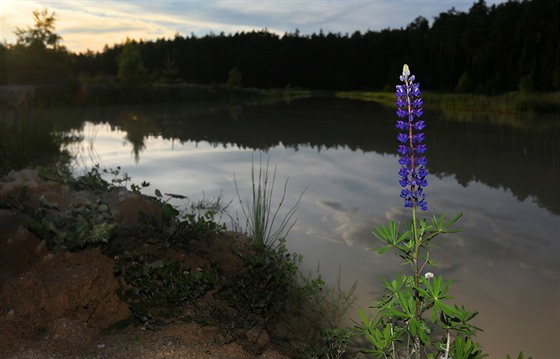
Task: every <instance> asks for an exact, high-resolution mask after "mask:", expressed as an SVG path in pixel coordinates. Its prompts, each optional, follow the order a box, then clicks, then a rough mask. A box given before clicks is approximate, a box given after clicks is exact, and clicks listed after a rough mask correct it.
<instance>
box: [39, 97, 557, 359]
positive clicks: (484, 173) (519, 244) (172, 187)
mask: <svg viewBox="0 0 560 359" xmlns="http://www.w3.org/2000/svg"><path fill="white" fill-rule="evenodd" d="M49 116H50V117H56V116H54V115H49ZM61 118H64V121H63V124H60V125H53V128H54V129H56V130H57V133H62V134H65V135H68V134H72V135H75V136H76V137H77V138H78V139H79V140H80V141H75V142H71V143H70V144H68V145H67V149H68V150H69V151H70V152H71V153H72V154H73V155H75V156H76V166H77V171H78V172H80V171H85V169H86V168H89V167H91V165H92V164H95V163H99V164H100V166H101V167H104V168H116V167H117V166H120V167H121V168H122V169H121V171H122V172H126V173H127V174H128V175H129V176H131V177H132V182H134V183H137V184H139V183H140V182H142V181H144V180H145V181H148V182H150V183H151V186H150V187H148V188H146V189H145V190H144V192H145V193H147V194H150V195H153V193H154V190H155V189H156V188H157V189H160V190H161V191H162V192H170V193H176V194H183V195H187V196H189V197H190V198H192V199H193V200H197V199H201V198H203V196H204V197H206V198H212V197H215V196H217V195H219V194H221V195H222V196H223V198H224V199H225V200H226V201H229V200H233V202H232V204H231V206H230V210H229V212H230V214H231V215H232V217H234V218H236V217H237V218H239V219H240V222H241V223H244V221H243V219H242V213H241V211H240V210H239V203H238V200H237V194H236V188H235V184H234V176H235V179H236V181H237V183H238V187H239V190H240V192H241V195H242V196H243V197H244V198H246V199H249V198H250V197H249V196H250V191H251V167H252V162H253V161H256V162H258V160H259V158H260V157H261V156H262V159H263V161H266V160H269V161H270V167H271V168H274V167H276V169H277V175H276V188H277V189H278V194H280V190H281V187H282V185H283V184H284V181H285V180H286V179H287V178H289V181H288V199H287V201H286V202H287V207H286V210H287V209H288V207H289V206H290V205H291V204H293V203H295V202H296V200H297V198H298V196H299V195H300V193H301V192H302V191H303V190H305V193H304V194H303V198H302V202H301V205H300V207H299V209H298V211H297V213H296V216H297V223H296V225H295V226H294V227H293V229H292V231H291V232H290V234H289V237H288V247H289V249H290V250H292V251H295V252H298V253H300V254H302V255H303V257H304V263H303V267H304V269H305V270H310V271H314V270H316V269H317V267H318V266H319V268H320V272H321V274H322V276H323V277H324V278H325V279H327V280H328V281H329V282H331V283H335V282H336V278H337V276H338V275H339V274H340V277H341V280H342V285H343V287H344V288H349V287H350V286H351V285H352V283H353V282H354V281H357V282H358V288H357V291H356V294H357V302H356V305H357V306H358V305H359V306H362V307H366V306H367V305H368V304H369V303H370V302H371V301H372V300H374V299H377V298H378V297H379V295H380V294H381V290H382V286H381V284H380V278H381V277H385V278H390V277H392V276H394V275H395V274H397V273H398V272H399V271H404V270H407V269H408V268H407V267H404V266H401V265H400V258H398V257H396V256H393V255H385V256H377V255H375V254H374V253H372V252H369V251H368V248H372V247H375V246H377V243H376V241H375V239H374V237H373V235H372V234H371V231H372V227H373V225H379V224H385V223H386V222H387V221H388V220H389V219H392V220H396V221H401V222H402V221H404V220H407V219H408V218H409V215H410V212H409V211H407V210H406V209H405V208H403V206H402V201H401V198H400V197H399V193H400V186H399V183H398V179H399V177H398V174H397V172H398V169H399V165H398V163H397V157H396V148H397V141H396V134H397V130H396V129H395V127H394V122H395V120H396V117H395V115H394V111H393V109H391V108H384V107H382V106H380V105H377V104H374V103H367V102H361V101H355V100H343V99H335V98H309V99H301V100H294V101H292V102H290V103H273V104H267V105H257V104H253V105H245V106H234V107H227V108H221V109H219V108H215V109H211V108H204V107H200V106H194V107H192V106H189V107H186V106H171V105H165V106H164V105H160V106H153V107H142V108H138V107H136V108H125V107H122V108H106V109H95V110H91V111H82V110H80V111H70V112H69V113H68V114H65V115H64V116H61ZM424 119H425V120H426V121H427V125H428V127H427V129H426V134H427V142H426V143H427V145H428V153H427V156H428V162H429V163H428V168H429V171H430V175H429V177H428V180H429V185H428V187H427V188H426V193H427V196H428V198H427V200H428V205H429V210H428V211H427V212H424V213H421V215H422V216H424V215H425V216H426V218H428V217H431V215H432V214H436V215H439V214H441V213H445V214H447V215H448V216H453V215H454V214H456V213H459V212H462V213H463V214H464V215H463V218H462V219H461V220H460V222H459V225H458V227H461V228H463V229H464V231H463V232H462V233H459V234H454V235H449V236H448V237H441V238H442V239H438V241H436V242H435V243H436V244H438V248H434V249H433V250H432V251H431V255H430V257H433V258H434V259H435V260H436V261H437V262H438V267H437V268H435V269H434V270H433V271H434V272H435V273H436V274H443V275H444V277H445V278H449V279H454V285H453V286H452V290H451V292H452V295H453V296H454V297H455V298H456V302H457V303H458V304H463V305H465V307H467V308H468V309H477V310H478V311H479V312H480V314H479V316H478V317H477V319H476V321H475V324H476V325H478V326H479V327H481V328H483V329H484V330H485V331H484V332H482V333H480V334H479V335H478V336H477V337H478V341H479V343H480V344H481V345H482V346H483V348H484V350H485V352H487V353H490V354H491V357H492V358H505V355H506V353H509V354H511V355H515V357H517V353H518V352H519V351H521V350H522V351H524V352H525V354H530V355H533V357H534V358H558V357H560V344H559V343H560V289H559V283H558V279H559V276H560V237H559V233H560V124H559V120H558V119H546V118H544V119H543V118H539V117H533V118H529V119H517V118H506V119H505V120H504V119H503V118H496V117H486V118H484V117H482V116H479V117H477V116H472V114H462V115H461V114H456V115H455V116H451V117H450V116H444V115H442V114H438V113H435V112H431V111H426V113H425V118H424ZM225 221H226V223H228V224H231V220H230V219H226V220H225ZM355 314H356V310H355V309H353V310H352V311H351V312H350V313H349V315H352V316H354V317H356V315H355Z"/></svg>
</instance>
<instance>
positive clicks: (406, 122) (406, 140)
mask: <svg viewBox="0 0 560 359" xmlns="http://www.w3.org/2000/svg"><path fill="white" fill-rule="evenodd" d="M400 80H401V81H402V82H403V84H402V85H397V86H396V89H397V91H396V94H395V95H396V97H397V102H396V105H397V116H398V117H399V120H398V121H397V124H396V127H397V128H398V129H399V130H401V131H403V132H401V133H399V134H398V136H397V140H398V141H399V142H400V145H399V147H398V150H397V152H398V153H399V154H400V158H399V164H400V165H401V169H400V170H399V175H400V176H401V179H400V181H399V182H400V184H401V186H402V187H403V190H402V191H401V198H403V199H404V206H405V207H414V208H416V207H420V208H421V209H422V210H424V211H425V210H427V209H428V204H427V203H426V194H425V193H424V187H426V186H427V185H428V181H427V180H426V176H427V175H428V171H427V170H426V165H427V160H426V156H424V153H425V152H426V150H427V149H428V148H427V147H426V145H425V144H424V143H423V142H424V140H425V138H426V136H425V135H424V132H421V131H422V130H423V129H424V128H425V127H426V124H425V123H424V121H422V120H419V118H420V117H421V116H422V114H423V110H422V104H423V103H424V102H423V101H422V98H420V84H418V83H415V82H414V80H415V76H414V75H411V74H410V70H409V68H408V65H404V66H403V72H402V75H401V76H400Z"/></svg>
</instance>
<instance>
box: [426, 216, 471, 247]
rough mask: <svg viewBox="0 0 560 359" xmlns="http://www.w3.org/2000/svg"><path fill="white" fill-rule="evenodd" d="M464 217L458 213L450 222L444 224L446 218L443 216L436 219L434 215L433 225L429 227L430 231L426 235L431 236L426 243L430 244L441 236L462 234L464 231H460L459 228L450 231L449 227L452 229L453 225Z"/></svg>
mask: <svg viewBox="0 0 560 359" xmlns="http://www.w3.org/2000/svg"><path fill="white" fill-rule="evenodd" d="M462 216H463V213H458V214H456V215H455V216H454V217H453V218H451V219H450V220H449V221H447V222H444V220H445V216H444V215H443V214H442V215H441V216H440V217H439V218H438V217H436V216H435V215H433V216H432V224H431V225H430V226H429V227H430V229H429V230H428V231H427V232H426V233H429V235H428V236H427V237H426V238H425V239H424V240H425V241H426V242H428V241H430V240H432V239H433V238H434V237H436V236H437V235H439V234H448V233H458V232H461V231H462V229H459V228H458V229H450V228H449V227H451V226H452V225H453V224H455V222H457V221H458V220H459V219H460V218H461V217H462Z"/></svg>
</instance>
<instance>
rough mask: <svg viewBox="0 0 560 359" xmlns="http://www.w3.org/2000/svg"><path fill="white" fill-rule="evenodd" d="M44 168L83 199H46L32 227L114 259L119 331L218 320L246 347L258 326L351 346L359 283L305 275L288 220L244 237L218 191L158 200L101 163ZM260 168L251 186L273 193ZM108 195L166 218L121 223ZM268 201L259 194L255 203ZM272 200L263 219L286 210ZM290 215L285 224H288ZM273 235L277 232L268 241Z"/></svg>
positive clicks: (339, 349) (57, 244) (312, 344)
mask: <svg viewBox="0 0 560 359" xmlns="http://www.w3.org/2000/svg"><path fill="white" fill-rule="evenodd" d="M39 173H40V176H41V177H42V178H43V180H46V181H52V182H53V183H54V182H56V183H61V184H62V185H63V186H68V188H69V189H70V190H71V191H75V193H80V196H83V197H85V198H84V199H83V201H82V200H80V201H79V202H80V203H82V202H83V204H77V203H78V201H76V203H75V204H73V205H72V208H71V209H67V208H64V207H63V206H59V205H58V204H57V203H55V202H54V201H52V202H50V201H48V200H46V199H43V200H40V203H39V204H38V209H37V210H36V211H34V213H32V214H31V216H30V219H29V220H28V221H27V223H26V226H27V228H28V229H29V230H30V231H32V232H33V233H35V234H36V235H37V236H38V237H39V238H41V239H44V240H45V241H46V244H47V247H48V248H49V250H51V251H53V252H58V251H81V250H84V249H86V248H91V247H100V248H101V250H102V252H103V253H105V254H106V255H108V256H110V257H111V258H115V267H114V274H115V276H116V277H117V278H120V280H121V282H122V286H121V288H120V289H119V295H120V298H121V300H122V301H124V302H126V303H127V304H128V306H129V308H130V309H131V315H130V318H129V319H128V320H125V321H124V322H121V323H115V326H114V327H113V329H114V330H118V328H121V327H123V326H124V327H128V326H130V325H142V326H144V327H145V328H146V329H155V328H157V327H158V326H163V325H166V324H167V323H171V322H177V321H196V322H198V323H204V324H210V325H213V326H217V327H219V328H220V330H222V331H224V333H227V336H228V337H230V338H233V339H234V340H239V341H240V342H241V343H242V344H243V345H246V346H249V347H250V346H251V345H254V343H253V344H251V343H248V342H247V340H244V339H243V338H246V333H247V332H248V331H250V330H259V331H263V332H266V333H269V335H270V337H271V338H272V342H284V343H290V344H289V345H291V346H292V348H291V350H292V351H293V353H296V354H294V355H297V356H300V357H307V358H340V357H342V354H343V353H344V352H345V351H347V345H348V342H349V339H350V335H351V331H350V330H349V329H344V328H340V327H339V323H340V320H341V319H342V318H343V317H344V314H345V313H346V310H347V309H348V308H349V306H350V304H351V303H352V301H353V291H354V287H353V288H351V289H350V290H347V291H344V290H342V289H341V288H340V286H329V285H327V284H326V283H325V282H324V281H323V280H322V279H321V276H320V275H305V274H303V273H301V271H300V269H299V264H300V262H301V259H302V258H301V256H300V255H298V254H295V253H290V252H289V251H288V250H287V249H286V246H285V240H286V238H285V237H286V235H287V234H288V232H289V226H288V227H283V228H284V229H283V230H282V231H280V232H278V231H276V232H270V231H266V232H265V233H264V236H265V238H264V239H263V238H261V239H256V238H255V237H254V234H255V233H254V231H253V230H250V231H249V233H247V234H246V235H244V234H241V233H233V232H228V231H227V228H226V225H225V224H224V223H223V221H222V219H225V218H226V217H225V216H227V208H228V205H229V203H227V202H224V201H223V199H222V198H221V197H218V198H212V199H204V200H201V201H199V202H191V201H190V199H189V198H188V197H185V196H182V195H177V194H169V193H162V192H161V191H159V190H157V189H156V190H155V191H154V196H145V195H142V194H141V193H140V190H141V189H146V188H147V187H148V186H149V185H150V184H149V183H146V182H143V183H140V184H134V183H132V182H131V179H130V178H129V177H128V175H127V174H126V173H122V172H121V170H120V168H117V169H109V170H107V169H101V168H100V167H99V166H95V167H93V168H92V169H90V170H89V171H88V172H87V173H85V174H83V175H81V176H73V175H72V173H71V172H70V171H69V169H68V166H66V165H55V166H50V167H42V168H41V169H40V170H39ZM259 173H261V175H262V176H260V177H259V180H258V181H259V182H258V183H253V186H254V187H255V188H262V189H263V190H266V193H268V194H271V193H272V192H273V190H274V188H273V185H272V183H268V182H267V184H264V183H262V182H260V181H262V180H263V179H266V178H269V177H268V167H264V168H263V167H261V169H260V172H259ZM239 185H240V184H239ZM127 188H128V189H127ZM123 191H125V192H123ZM285 191H286V187H284V192H285ZM144 192H145V191H144ZM107 193H113V194H115V195H118V193H121V195H122V193H127V195H136V196H138V197H141V198H143V200H144V201H148V202H149V203H152V204H153V205H155V206H156V207H157V208H159V213H160V214H161V215H160V216H159V218H156V217H155V216H153V215H148V214H145V213H140V216H139V218H138V219H137V221H136V222H135V223H136V224H134V225H130V224H124V223H121V222H119V221H118V220H116V219H115V218H114V216H113V214H114V213H113V212H118V211H119V208H117V207H115V205H114V203H115V202H114V201H113V200H112V199H111V198H108V197H107ZM262 200H263V197H257V198H253V202H252V203H258V202H259V201H262ZM179 201H181V202H182V203H186V206H184V209H179V206H177V205H176V203H177V202H179ZM266 201H267V202H265V203H261V205H262V204H266V205H265V206H264V207H262V206H261V207H258V208H261V209H262V210H263V211H264V212H265V213H262V216H261V217H258V218H260V219H263V218H267V215H270V214H271V213H272V214H273V216H279V213H278V212H274V211H273V212H269V211H271V208H272V207H271V206H272V202H271V201H270V198H269V197H267V199H266ZM25 203H26V193H25V190H23V191H22V193H21V194H20V196H19V197H17V198H12V199H11V201H10V203H4V205H5V206H9V207H13V208H20V209H21V210H22V211H25V208H24V207H25ZM172 203H173V205H172ZM274 206H276V204H274ZM278 207H281V204H280V205H278ZM296 208H297V206H296V207H294V208H292V210H291V211H289V213H291V214H293V212H294V211H295V209H296ZM251 210H252V209H251ZM290 218H291V217H290V216H289V217H287V219H286V220H284V221H281V220H280V221H279V223H284V222H285V223H290V222H289V221H290ZM260 219H259V220H260ZM272 224H273V222H271V223H270V225H272ZM270 233H277V234H276V235H275V236H274V237H270ZM218 243H220V244H219V245H218ZM224 243H225V244H224ZM219 246H222V248H218V247H219ZM224 246H225V247H227V250H225V251H224V250H223V247H224ZM220 250H222V254H223V255H227V256H229V257H227V258H226V260H221V259H220V256H219V255H216V253H217V252H219V251H220ZM201 258H202V259H204V260H201ZM228 258H229V259H228ZM255 328H257V329H255ZM284 345H286V344H284ZM253 349H254V348H253ZM255 350H257V351H258V349H255ZM249 351H251V349H250V348H249Z"/></svg>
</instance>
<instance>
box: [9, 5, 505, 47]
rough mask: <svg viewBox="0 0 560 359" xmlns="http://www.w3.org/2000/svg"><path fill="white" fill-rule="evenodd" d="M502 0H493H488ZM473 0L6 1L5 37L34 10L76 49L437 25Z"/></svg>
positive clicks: (26, 21) (24, 25) (11, 38)
mask: <svg viewBox="0 0 560 359" xmlns="http://www.w3.org/2000/svg"><path fill="white" fill-rule="evenodd" d="M503 2H505V1H503V0H486V4H487V5H488V6H490V5H493V4H498V3H503ZM473 3H474V0H467V1H465V0H432V1H427V0H157V1H152V0H112V1H107V0H96V1H90V0H48V1H35V0H1V1H0V41H1V42H2V43H8V44H14V43H15V35H14V31H15V30H16V28H17V27H20V28H27V27H28V26H33V17H32V11H33V10H34V9H39V10H41V9H43V8H45V7H47V8H48V9H49V10H50V11H54V12H55V13H56V17H57V22H56V30H55V32H56V33H57V34H58V35H60V36H62V45H64V46H65V47H66V48H67V49H68V50H69V51H72V52H85V51H87V50H92V51H94V52H95V51H102V50H103V47H104V45H109V46H113V45H114V44H120V43H122V42H124V41H125V40H126V38H127V37H128V38H131V39H136V40H156V39H159V38H166V39H171V38H174V37H175V35H176V34H180V35H182V36H190V35H192V34H194V35H196V36H204V35H207V34H210V33H214V34H220V33H221V32H223V33H225V34H234V33H236V32H242V31H245V32H248V31H252V30H257V31H258V30H263V29H266V30H268V31H269V32H271V33H276V34H278V35H280V36H281V35H283V34H285V33H287V32H288V33H293V32H295V31H296V30H299V32H300V34H302V35H310V34H313V33H319V31H321V30H322V31H323V32H324V33H329V32H332V33H341V34H352V33H354V32H355V31H361V32H362V33H363V32H366V31H368V30H371V31H380V30H383V29H387V28H391V29H399V28H401V27H403V28H404V27H406V26H407V25H408V24H410V23H411V22H413V21H414V19H415V18H416V17H418V16H423V17H425V18H426V19H428V20H429V21H430V23H432V21H433V19H434V18H435V17H436V16H437V15H439V14H440V13H442V12H447V11H448V10H450V9H451V8H453V7H454V8H455V9H456V10H458V11H463V12H467V11H468V10H469V9H470V7H471V6H472V4H473Z"/></svg>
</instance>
